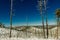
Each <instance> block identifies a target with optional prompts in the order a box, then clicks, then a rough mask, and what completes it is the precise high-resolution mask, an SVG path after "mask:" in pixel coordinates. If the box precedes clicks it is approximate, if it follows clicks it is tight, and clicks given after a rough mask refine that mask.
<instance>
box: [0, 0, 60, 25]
mask: <svg viewBox="0 0 60 40" xmlns="http://www.w3.org/2000/svg"><path fill="white" fill-rule="evenodd" d="M37 1H38V0H22V1H21V0H14V2H13V15H14V16H13V21H12V22H13V26H20V25H26V16H28V23H29V25H41V24H42V23H41V22H42V21H41V16H40V11H39V10H38V8H37V5H38V3H37ZM47 7H48V9H47V13H48V24H49V25H52V24H56V18H55V11H56V9H58V8H60V0H48V1H47ZM9 12H10V0H0V22H2V23H3V24H5V25H6V26H10V14H9ZM44 21H45V16H44Z"/></svg>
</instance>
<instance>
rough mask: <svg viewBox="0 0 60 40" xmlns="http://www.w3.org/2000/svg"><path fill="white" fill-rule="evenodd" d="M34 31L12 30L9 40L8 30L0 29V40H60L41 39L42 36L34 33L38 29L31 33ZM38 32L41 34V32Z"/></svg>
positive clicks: (51, 39) (53, 39)
mask: <svg viewBox="0 0 60 40" xmlns="http://www.w3.org/2000/svg"><path fill="white" fill-rule="evenodd" d="M34 29H36V28H33V27H32V28H31V29H30V30H28V29H27V30H28V32H26V31H17V30H12V37H11V38H9V33H10V29H7V28H0V40H60V39H56V38H52V37H49V38H48V39H47V38H46V39H43V37H42V35H39V34H35V33H34V32H36V31H38V30H40V29H36V31H33V30H34ZM31 31H32V32H31ZM39 32H41V30H40V31H39ZM38 35H39V36H38Z"/></svg>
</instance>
